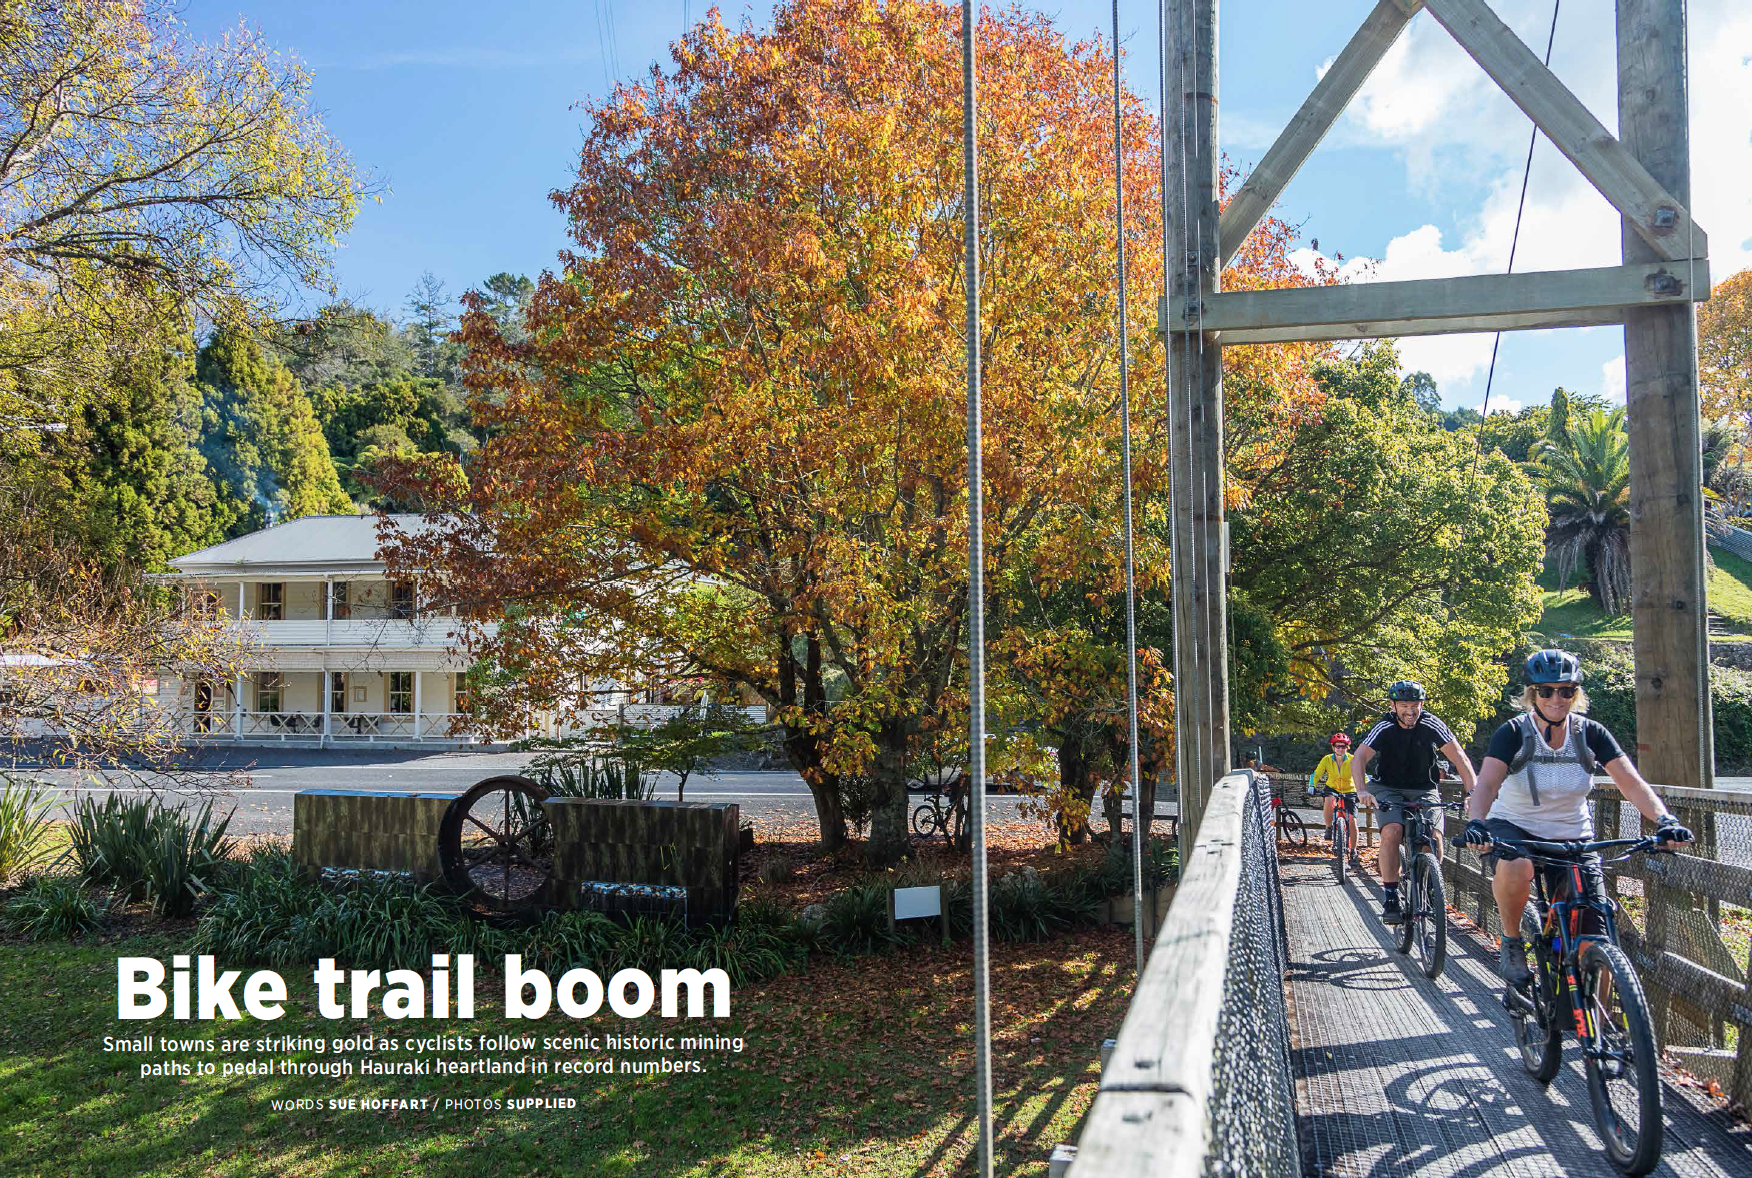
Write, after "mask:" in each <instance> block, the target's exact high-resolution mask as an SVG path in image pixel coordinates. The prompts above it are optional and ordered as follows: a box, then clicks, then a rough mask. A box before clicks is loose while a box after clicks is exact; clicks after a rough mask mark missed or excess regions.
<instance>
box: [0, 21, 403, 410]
mask: <svg viewBox="0 0 1752 1178" xmlns="http://www.w3.org/2000/svg"><path fill="white" fill-rule="evenodd" d="M179 7H180V6H179V5H178V4H176V3H174V0H135V2H130V3H118V2H116V0H0V415H15V414H20V413H22V414H25V415H29V414H47V415H49V416H51V417H53V418H54V419H56V420H66V417H64V416H63V414H72V413H76V412H77V411H78V409H79V404H78V400H77V394H78V392H79V391H80V390H81V389H83V388H86V387H89V386H90V385H92V384H93V383H97V382H99V381H101V380H102V379H103V378H102V375H101V374H103V373H105V372H108V371H109V370H110V368H111V365H112V364H113V363H114V361H115V358H116V356H117V355H118V354H122V353H127V354H131V355H144V354H145V353H146V351H148V350H150V349H151V348H153V347H155V346H157V345H158V343H159V342H160V336H161V333H163V332H165V331H172V332H179V331H186V330H187V329H188V326H189V322H190V319H191V312H192V313H193V314H195V315H198V316H199V317H200V318H201V319H202V320H203V321H205V322H213V323H220V324H226V325H233V324H239V323H244V322H251V321H255V320H258V319H260V318H262V317H264V316H266V315H268V314H270V313H271V311H272V309H273V308H274V307H275V306H277V304H278V303H279V302H280V300H281V298H282V297H283V290H284V286H285V284H288V283H292V284H299V285H306V286H315V287H318V288H326V287H328V286H330V285H331V282H330V262H331V259H332V255H333V250H334V248H335V245H336V243H337V242H338V241H339V239H340V236H341V235H342V234H343V233H344V232H345V231H346V229H347V228H348V226H349V225H350V224H351V222H352V219H353V215H354V212H355V210H356V209H357V207H358V201H359V198H360V196H362V195H366V194H368V193H369V192H370V190H371V188H372V187H373V185H372V183H371V181H369V180H368V179H367V178H364V177H361V176H360V175H359V174H358V173H357V172H355V170H354V169H353V166H352V164H351V163H350V161H349V160H348V159H347V157H346V154H345V153H344V151H343V150H342V149H341V147H340V145H339V144H337V143H336V142H335V141H334V139H333V137H332V136H330V135H329V134H328V132H327V130H326V129H325V128H324V127H323V125H322V121H321V118H320V116H319V115H318V113H317V111H316V110H315V108H314V105H313V104H312V102H311V93H310V77H309V75H308V74H307V73H306V72H305V71H304V69H303V68H302V67H301V66H299V65H298V64H297V63H296V61H295V60H294V59H292V58H290V57H282V56H281V55H280V54H279V53H277V52H275V51H274V49H273V48H272V47H271V46H269V45H266V44H264V43H263V42H262V41H261V40H260V38H259V37H257V36H256V35H255V34H254V33H253V32H251V31H250V30H249V29H248V28H237V29H233V30H231V31H230V33H228V34H227V35H226V36H225V37H224V38H222V39H220V40H217V41H214V42H210V43H202V42H200V41H198V40H196V39H195V38H193V37H191V36H189V34H188V30H187V29H186V28H185V27H184V26H183V25H182V24H181V22H180V20H179V19H178V10H179ZM33 378H39V384H38V391H40V392H43V393H46V394H47V397H46V399H45V398H43V397H32V396H29V395H23V396H22V397H21V394H24V390H23V389H21V388H20V387H19V385H20V382H26V383H28V382H29V381H30V380H32V379H33ZM15 398H21V399H15Z"/></svg>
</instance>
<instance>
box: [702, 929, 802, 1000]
mask: <svg viewBox="0 0 1752 1178" xmlns="http://www.w3.org/2000/svg"><path fill="white" fill-rule="evenodd" d="M807 958H808V951H807V950H806V949H804V948H802V947H801V946H800V945H798V944H797V942H796V941H794V940H792V939H790V938H788V937H787V936H786V935H785V933H784V931H783V930H782V929H780V928H775V927H773V926H771V925H767V924H760V923H754V924H743V923H737V924H730V925H725V926H724V927H723V928H718V929H713V928H707V929H701V930H700V931H699V932H697V933H695V934H694V938H693V953H692V954H691V955H690V957H689V959H688V962H687V964H688V965H691V966H692V967H693V968H694V969H697V970H702V971H703V970H708V969H721V970H723V971H724V972H725V974H727V975H728V976H729V978H730V984H731V985H733V986H740V985H742V984H743V983H744V982H758V981H764V980H765V979H767V978H776V977H778V976H779V975H780V974H782V973H785V972H787V971H788V970H790V969H792V968H793V967H794V966H800V965H802V964H803V963H804V962H805V961H806V960H807Z"/></svg>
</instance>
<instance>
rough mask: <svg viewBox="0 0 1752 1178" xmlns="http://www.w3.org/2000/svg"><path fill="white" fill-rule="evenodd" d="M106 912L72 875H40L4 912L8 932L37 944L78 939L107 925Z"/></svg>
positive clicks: (2, 921) (0, 917) (0, 919)
mask: <svg viewBox="0 0 1752 1178" xmlns="http://www.w3.org/2000/svg"><path fill="white" fill-rule="evenodd" d="M103 916H104V909H103V908H102V907H101V906H99V905H98V903H97V902H96V901H95V900H93V899H92V898H91V896H90V895H89V894H87V892H86V891H85V888H84V887H82V886H81V885H80V882H79V879H78V878H77V877H76V876H71V875H49V876H37V877H35V878H33V879H31V880H30V881H29V882H27V883H26V884H25V886H24V889H23V890H22V891H20V892H19V893H18V895H16V896H14V897H13V898H12V900H11V901H10V902H8V903H7V905H6V908H5V910H4V911H3V912H0V924H4V925H5V927H6V931H7V932H9V933H13V934H14V935H17V936H22V937H28V938H30V939H31V940H33V941H43V940H50V939H63V938H67V937H77V936H80V935H82V934H84V933H88V932H90V931H92V930H93V929H95V928H97V926H98V925H99V924H101V923H103Z"/></svg>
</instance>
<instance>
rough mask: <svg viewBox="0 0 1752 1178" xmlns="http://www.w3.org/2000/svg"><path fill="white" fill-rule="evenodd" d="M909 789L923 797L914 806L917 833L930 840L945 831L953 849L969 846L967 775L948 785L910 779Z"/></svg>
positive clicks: (963, 848)
mask: <svg viewBox="0 0 1752 1178" xmlns="http://www.w3.org/2000/svg"><path fill="white" fill-rule="evenodd" d="M906 792H907V793H909V794H912V795H914V796H915V797H923V799H924V800H923V801H922V802H920V803H919V804H918V805H917V806H915V807H913V812H912V828H913V833H914V834H915V835H917V836H918V837H919V838H921V839H925V840H927V841H928V840H930V839H932V838H935V837H936V836H937V835H942V836H943V838H944V839H945V840H946V841H947V842H948V844H949V847H950V849H951V850H965V849H966V846H965V844H966V842H967V839H968V830H967V802H968V782H967V778H966V776H965V775H964V776H961V777H957V778H955V779H954V780H952V781H950V782H948V783H947V784H945V785H935V784H932V783H931V782H928V781H911V782H908V783H907V787H906Z"/></svg>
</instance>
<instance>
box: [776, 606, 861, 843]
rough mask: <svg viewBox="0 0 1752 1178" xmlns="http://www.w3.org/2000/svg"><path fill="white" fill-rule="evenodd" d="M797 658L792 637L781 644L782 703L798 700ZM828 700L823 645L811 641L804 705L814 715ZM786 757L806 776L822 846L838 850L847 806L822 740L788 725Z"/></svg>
mask: <svg viewBox="0 0 1752 1178" xmlns="http://www.w3.org/2000/svg"><path fill="white" fill-rule="evenodd" d="M797 671H798V667H797V660H796V658H795V657H793V656H792V654H791V644H790V641H789V639H787V640H785V641H784V642H782V643H780V646H779V702H780V703H781V704H783V705H784V706H785V707H793V706H795V705H796V703H797ZM825 702H826V693H825V692H824V691H823V689H822V684H821V644H820V643H819V642H817V641H816V640H815V639H813V638H812V639H810V640H809V666H808V668H807V673H806V674H805V676H804V678H803V706H804V708H805V710H807V711H808V712H810V713H811V714H815V713H819V712H820V710H821V708H822V707H823V705H824V704H825ZM785 756H786V757H787V758H788V759H789V760H790V762H791V767H792V768H793V769H795V770H796V771H797V772H798V773H799V774H801V775H802V777H803V781H804V783H805V784H806V785H808V786H809V794H810V796H811V797H812V798H814V799H815V817H816V821H817V822H818V823H819V824H820V827H821V849H822V850H823V851H827V852H832V851H837V850H839V849H840V848H841V847H843V846H845V842H846V815H845V807H844V806H843V805H841V801H840V784H839V776H838V775H837V774H833V773H828V772H826V771H825V770H824V769H822V767H821V741H820V738H819V737H817V736H816V735H815V734H814V733H812V732H810V731H809V730H807V729H805V728H792V727H786V729H785Z"/></svg>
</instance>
